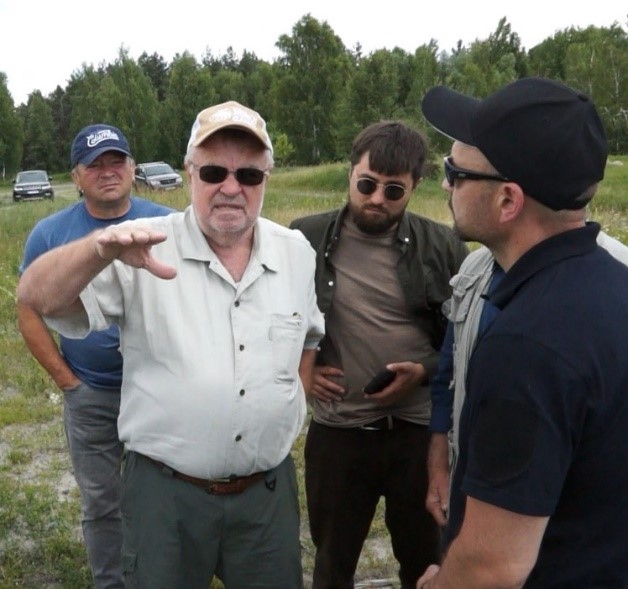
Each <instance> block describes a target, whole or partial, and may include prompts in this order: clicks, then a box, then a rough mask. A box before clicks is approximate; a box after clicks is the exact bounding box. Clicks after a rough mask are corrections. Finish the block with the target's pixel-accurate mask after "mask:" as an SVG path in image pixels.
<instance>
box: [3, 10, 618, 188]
mask: <svg viewBox="0 0 628 589" xmlns="http://www.w3.org/2000/svg"><path fill="white" fill-rule="evenodd" d="M276 46H277V48H278V49H279V50H280V57H279V58H278V59H277V60H275V61H274V62H272V63H268V62H266V61H263V60H261V59H258V58H257V57H256V56H255V54H254V53H250V52H248V51H244V53H243V55H242V56H241V57H239V56H236V55H235V54H234V52H233V50H232V48H228V49H227V51H226V53H224V54H221V55H218V56H214V55H213V54H212V53H211V51H207V52H206V54H205V55H204V56H203V57H202V59H201V61H200V63H199V61H198V60H197V59H196V58H195V57H194V56H192V55H191V54H189V53H188V52H184V53H183V54H177V55H176V56H175V57H174V58H173V60H172V62H171V63H166V61H165V60H164V59H163V57H161V56H160V55H158V54H156V53H155V54H153V55H148V54H146V53H144V54H142V55H141V56H140V57H139V58H138V59H137V60H134V59H132V58H131V57H129V55H128V51H127V50H126V49H125V48H124V47H121V48H120V50H119V53H118V57H117V59H116V60H115V62H114V63H111V64H101V65H99V66H98V67H94V66H93V65H87V64H83V65H82V67H81V69H80V70H76V71H75V72H74V73H73V75H72V77H71V79H70V80H69V82H68V84H67V86H66V87H65V88H62V87H61V86H57V88H56V89H55V90H54V92H52V93H51V94H50V95H48V96H43V95H42V94H41V92H39V91H38V90H35V91H33V92H32V93H31V94H30V95H29V98H28V102H27V103H26V104H23V105H20V106H17V107H16V105H15V104H14V103H13V99H12V98H11V96H10V94H9V92H8V89H7V85H6V75H5V74H3V73H2V72H0V167H1V168H0V169H3V170H6V174H7V176H8V175H10V174H12V173H14V172H15V171H17V170H19V169H28V168H43V169H47V170H49V171H51V172H56V171H65V170H67V169H68V168H69V151H70V144H71V141H72V139H73V137H74V135H75V134H76V132H77V131H78V130H79V129H80V128H82V127H83V126H84V125H87V124H89V123H93V122H107V123H110V124H114V125H116V126H118V127H120V128H121V129H122V130H123V132H124V133H125V134H126V136H127V138H128V139H129V141H130V143H131V147H132V149H133V153H134V155H135V157H136V160H137V161H138V162H141V161H151V160H165V161H168V162H169V163H171V164H173V165H174V166H180V165H181V162H182V159H183V155H184V153H185V151H186V148H187V141H188V134H189V130H190V127H191V124H192V121H193V120H194V117H195V115H196V113H197V112H198V111H199V110H201V109H203V108H205V107H207V106H209V105H211V104H214V103H218V102H223V101H227V100H237V101H239V102H241V103H243V104H246V105H248V106H250V107H252V108H254V109H256V110H258V111H259V112H260V113H261V114H262V115H263V116H264V117H265V118H266V120H267V122H268V127H269V131H270V134H271V136H272V138H273V141H274V145H275V159H276V161H277V163H278V164H280V165H291V164H296V165H314V164H319V163H324V162H331V161H337V160H342V159H346V157H347V154H348V151H349V148H350V144H351V140H352V139H353V137H354V136H355V134H356V133H357V132H358V131H359V130H360V129H361V128H363V127H364V126H366V125H367V124H369V123H371V122H373V121H377V120H381V119H389V118H401V119H404V120H406V121H408V122H410V123H411V124H416V125H418V126H419V127H421V128H423V129H425V130H426V132H428V134H429V136H430V140H431V142H432V145H433V147H434V149H435V150H437V151H438V150H440V151H444V150H445V149H447V145H448V142H446V141H444V140H443V138H441V137H439V136H437V135H436V134H434V133H432V132H431V131H430V130H429V129H428V127H427V125H426V124H425V121H424V120H423V118H422V115H421V112H420V103H421V99H422V97H423V95H424V94H425V92H426V91H427V89H428V88H430V87H432V86H434V85H436V84H446V85H448V86H451V87H453V88H455V89H457V90H459V91H461V92H465V93H469V94H472V95H475V96H477V97H483V96H486V95H487V94H489V93H491V92H492V91H494V90H495V89H497V88H498V87H500V86H502V85H503V84H506V83H508V82H510V81H512V80H515V79H517V78H521V77H525V76H545V77H549V78H553V79H556V80H562V81H564V82H565V83H566V84H568V85H570V86H572V87H574V88H578V89H580V90H581V91H582V92H584V93H586V94H588V95H589V96H591V97H592V98H593V100H594V101H595V103H596V104H597V106H598V108H599V110H600V114H601V116H602V118H603V121H604V125H605V128H606V131H607V135H608V138H609V142H610V149H611V153H614V154H624V153H628V35H627V33H626V31H624V30H623V28H622V27H621V26H620V25H619V24H617V23H613V24H612V25H611V26H610V27H608V28H605V27H594V26H591V27H588V28H586V29H577V28H569V29H564V30H562V31H558V32H556V33H555V34H554V36H553V37H551V38H548V39H546V40H545V41H543V42H542V43H540V44H539V45H537V46H535V47H533V48H531V49H530V50H527V51H526V50H525V49H524V48H523V47H522V46H521V42H520V39H519V36H518V35H517V33H515V32H513V31H512V30H511V26H510V24H509V23H508V22H507V20H506V19H505V18H502V19H501V20H500V21H499V23H498V25H497V28H496V30H495V31H494V32H493V33H492V34H490V35H489V37H488V39H485V40H476V41H475V42H473V43H471V44H470V45H469V46H463V45H462V43H461V42H458V45H457V46H456V47H454V48H451V49H449V50H442V49H441V48H439V46H438V43H437V41H435V40H431V41H430V42H429V43H427V44H424V45H421V46H420V47H418V48H417V49H416V51H415V52H414V53H413V54H410V53H408V52H406V51H404V50H401V49H399V48H395V49H393V50H387V49H382V50H377V51H374V52H372V53H369V54H368V55H364V54H363V52H362V50H361V47H360V45H356V46H355V47H354V48H352V49H347V48H346V47H345V46H344V44H343V43H342V41H341V40H340V38H339V37H338V36H337V35H336V34H335V33H334V31H333V30H332V29H331V27H330V26H329V25H328V24H327V23H326V22H319V21H317V20H316V19H314V18H312V17H311V16H310V15H309V14H308V15H305V16H304V17H302V18H301V20H299V21H298V22H297V23H296V24H295V26H294V27H293V29H292V34H291V35H282V36H281V37H280V38H279V40H278V41H277V43H276ZM513 141H516V137H513Z"/></svg>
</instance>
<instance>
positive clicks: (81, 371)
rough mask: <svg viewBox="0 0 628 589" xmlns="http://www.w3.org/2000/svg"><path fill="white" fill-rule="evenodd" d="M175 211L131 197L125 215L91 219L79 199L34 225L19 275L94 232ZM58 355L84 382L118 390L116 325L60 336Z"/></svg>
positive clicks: (119, 360)
mask: <svg viewBox="0 0 628 589" xmlns="http://www.w3.org/2000/svg"><path fill="white" fill-rule="evenodd" d="M172 212H174V210H173V209H170V208H168V207H165V206H163V205H160V204H157V203H154V202H151V201H149V200H145V199H142V198H137V197H134V196H133V197H131V206H130V208H129V210H128V211H127V213H125V214H124V215H122V216H121V217H116V218H113V219H97V218H95V217H92V216H91V215H90V214H89V212H88V210H87V207H86V206H85V201H84V200H81V201H79V202H77V203H75V204H73V205H71V206H69V207H67V208H65V209H62V210H60V211H58V212H57V213H54V214H53V215H50V216H49V217H46V218H44V219H41V220H40V221H38V222H37V224H36V225H35V227H34V228H33V230H32V231H31V233H30V235H29V236H28V238H27V240H26V245H25V246H24V258H23V259H22V263H21V264H20V274H22V272H24V270H25V269H26V268H27V267H28V266H29V264H30V263H31V262H32V261H33V260H34V259H35V258H37V257H39V256H40V255H41V254H43V253H45V252H47V251H48V250H51V249H53V248H55V247H58V246H60V245H63V244H65V243H68V242H70V241H74V240H75V239H79V238H80V237H83V236H85V235H87V234H88V233H91V232H92V231H94V230H96V229H104V228H105V227H108V226H109V225H114V224H117V223H122V222H123V221H129V220H131V219H139V218H141V217H161V216H165V215H169V214H170V213H172ZM59 342H60V349H61V354H62V355H63V357H64V359H65V361H66V362H67V363H68V365H69V366H70V368H71V369H72V371H73V372H74V373H75V374H76V376H77V377H78V378H80V379H81V380H82V381H83V382H85V383H87V384H88V385H90V386H92V387H96V388H103V389H119V388H120V385H121V384H122V354H120V349H119V348H120V332H119V329H118V326H117V325H114V326H112V327H110V328H109V329H107V330H105V331H98V332H92V333H90V334H89V335H88V336H87V337H86V338H85V339H69V338H66V337H64V336H59Z"/></svg>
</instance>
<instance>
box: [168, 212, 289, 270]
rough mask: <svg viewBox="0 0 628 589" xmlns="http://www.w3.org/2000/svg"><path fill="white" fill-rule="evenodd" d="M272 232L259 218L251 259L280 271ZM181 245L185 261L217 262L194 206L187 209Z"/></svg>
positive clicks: (254, 234)
mask: <svg viewBox="0 0 628 589" xmlns="http://www.w3.org/2000/svg"><path fill="white" fill-rule="evenodd" d="M271 232H272V227H271V225H270V222H269V221H267V220H266V219H262V218H258V219H257V221H256V222H255V227H254V229H253V249H252V251H251V259H256V260H257V261H258V262H259V263H260V264H261V265H262V266H264V267H265V268H266V269H268V270H273V271H277V270H278V269H279V256H278V255H277V248H276V245H275V242H274V240H273V239H271V235H270V233H271ZM179 244H180V248H181V254H182V257H183V259H188V260H198V261H200V262H210V263H211V262H212V261H216V260H217V256H216V254H215V253H214V251H213V250H212V249H211V247H210V245H209V244H208V243H207V240H206V239H205V235H204V234H203V232H202V231H201V228H200V226H199V224H198V221H197V219H196V214H195V213H194V208H193V207H192V205H189V206H188V207H187V208H186V209H185V213H184V215H183V227H182V231H181V235H180V236H179Z"/></svg>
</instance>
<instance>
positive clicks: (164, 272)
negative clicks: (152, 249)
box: [144, 256, 177, 280]
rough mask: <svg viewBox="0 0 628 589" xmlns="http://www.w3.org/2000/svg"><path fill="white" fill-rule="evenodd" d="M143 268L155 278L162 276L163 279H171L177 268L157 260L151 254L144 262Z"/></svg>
mask: <svg viewBox="0 0 628 589" xmlns="http://www.w3.org/2000/svg"><path fill="white" fill-rule="evenodd" d="M144 269H145V270H147V271H148V272H150V273H151V274H153V275H154V276H156V277H157V278H162V279H164V280H172V279H173V278H174V277H175V276H176V275H177V270H176V269H175V268H173V267H172V266H168V265H166V264H164V263H163V262H160V261H159V260H157V259H155V258H153V256H149V257H148V259H147V260H146V262H145V263H144Z"/></svg>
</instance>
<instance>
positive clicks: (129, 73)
mask: <svg viewBox="0 0 628 589" xmlns="http://www.w3.org/2000/svg"><path fill="white" fill-rule="evenodd" d="M102 92H103V94H104V97H105V104H106V113H107V116H106V120H105V121H103V122H108V123H109V124H112V125H116V126H117V127H119V128H120V129H121V130H122V132H123V133H124V134H125V135H126V137H127V139H128V141H129V144H130V145H131V150H132V153H133V155H134V156H135V159H136V161H138V162H142V161H151V160H153V159H155V158H156V156H157V152H158V150H157V140H158V136H159V116H158V107H157V93H156V91H155V89H154V87H153V86H152V84H151V81H150V78H149V77H148V76H147V75H146V74H145V73H144V71H143V69H142V68H141V67H140V66H139V65H138V64H137V63H136V62H135V61H134V60H133V59H132V58H130V57H129V55H128V51H127V50H126V49H124V48H120V51H119V53H118V59H116V61H115V62H114V63H113V64H112V65H110V66H109V67H108V68H107V76H106V78H105V80H104V81H103V87H102Z"/></svg>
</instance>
